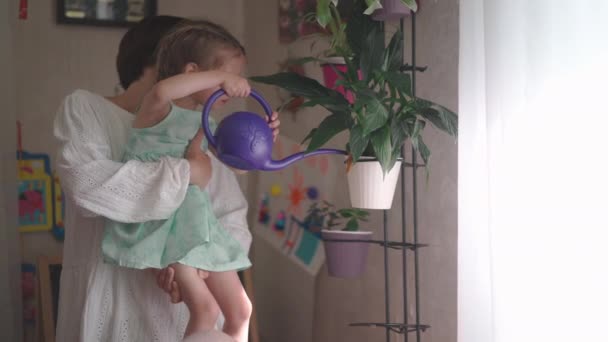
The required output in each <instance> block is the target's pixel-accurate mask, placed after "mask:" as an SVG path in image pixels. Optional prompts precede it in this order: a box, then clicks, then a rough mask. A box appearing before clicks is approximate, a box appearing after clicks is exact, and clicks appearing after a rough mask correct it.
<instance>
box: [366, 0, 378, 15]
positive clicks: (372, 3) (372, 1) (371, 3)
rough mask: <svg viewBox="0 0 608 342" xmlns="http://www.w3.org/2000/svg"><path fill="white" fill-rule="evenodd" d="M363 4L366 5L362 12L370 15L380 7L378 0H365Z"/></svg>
mask: <svg viewBox="0 0 608 342" xmlns="http://www.w3.org/2000/svg"><path fill="white" fill-rule="evenodd" d="M365 4H366V5H367V8H366V9H365V12H363V14H366V15H370V14H372V13H374V11H375V10H377V9H380V8H382V4H381V3H380V0H365Z"/></svg>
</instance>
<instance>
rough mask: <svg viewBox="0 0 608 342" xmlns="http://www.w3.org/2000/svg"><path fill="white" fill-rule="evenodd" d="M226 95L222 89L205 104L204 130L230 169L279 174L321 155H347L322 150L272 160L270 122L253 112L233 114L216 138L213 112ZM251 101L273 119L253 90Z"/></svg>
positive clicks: (260, 97)
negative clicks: (295, 163)
mask: <svg viewBox="0 0 608 342" xmlns="http://www.w3.org/2000/svg"><path fill="white" fill-rule="evenodd" d="M224 94H226V93H225V92H224V91H223V90H221V89H220V90H218V91H216V92H215V93H213V95H211V97H209V100H208V101H207V103H205V107H204V108H203V129H204V130H205V135H206V136H207V140H208V141H209V145H211V146H212V147H213V148H215V151H216V153H217V157H218V158H219V159H220V160H221V161H222V162H223V163H224V164H226V165H228V166H230V167H233V168H236V169H240V170H262V171H276V170H280V169H282V168H284V167H287V166H289V165H291V164H292V163H294V162H296V161H298V160H300V159H303V158H306V157H311V156H314V155H317V154H346V152H345V151H342V150H335V149H319V150H316V151H312V152H309V153H304V152H299V153H296V154H293V155H291V156H289V157H287V158H284V159H281V160H272V130H271V129H270V127H268V123H267V122H266V120H264V119H262V118H261V117H260V116H259V115H257V114H255V113H251V112H236V113H232V114H230V115H229V116H228V117H226V118H225V119H224V120H222V121H221V122H220V124H219V125H218V127H217V129H216V131H215V135H213V133H211V129H210V128H209V112H210V111H211V106H213V103H214V102H215V101H217V99H219V98H220V97H221V96H222V95H224ZM251 97H253V98H254V99H256V100H257V101H258V102H259V103H260V104H261V105H262V107H263V108H264V111H265V112H266V115H268V117H270V116H271V115H272V108H271V107H270V105H269V104H268V102H266V100H264V98H263V97H262V96H260V94H258V93H257V92H255V91H253V90H252V91H251Z"/></svg>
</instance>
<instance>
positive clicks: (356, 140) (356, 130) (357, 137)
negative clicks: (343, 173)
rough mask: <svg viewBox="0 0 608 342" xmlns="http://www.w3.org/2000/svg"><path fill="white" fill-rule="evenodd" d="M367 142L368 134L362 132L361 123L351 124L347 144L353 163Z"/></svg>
mask: <svg viewBox="0 0 608 342" xmlns="http://www.w3.org/2000/svg"><path fill="white" fill-rule="evenodd" d="M368 144H369V135H364V134H363V128H362V127H361V125H358V124H357V125H355V126H353V128H352V129H351V130H350V139H349V145H350V153H351V154H352V156H353V161H354V162H355V163H356V162H357V161H358V160H359V158H360V157H361V155H362V154H363V151H365V148H366V147H367V145H368Z"/></svg>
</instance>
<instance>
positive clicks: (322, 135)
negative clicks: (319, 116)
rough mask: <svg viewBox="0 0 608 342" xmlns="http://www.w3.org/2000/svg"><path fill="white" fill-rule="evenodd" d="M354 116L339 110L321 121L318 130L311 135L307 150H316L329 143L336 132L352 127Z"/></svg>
mask: <svg viewBox="0 0 608 342" xmlns="http://www.w3.org/2000/svg"><path fill="white" fill-rule="evenodd" d="M351 125H352V118H351V117H350V114H349V113H348V112H338V113H334V114H331V115H329V116H328V117H326V118H325V119H323V121H321V123H320V124H319V127H318V128H317V129H316V131H315V132H314V133H313V134H312V135H311V138H310V144H308V148H307V149H306V151H307V152H310V151H314V150H316V149H318V148H320V147H321V146H323V145H324V144H325V143H327V142H328V141H329V140H330V139H331V138H333V137H334V136H335V135H336V134H338V133H340V132H342V131H344V130H346V129H348V128H350V127H351Z"/></svg>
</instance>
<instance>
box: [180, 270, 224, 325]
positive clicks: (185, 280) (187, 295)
mask: <svg viewBox="0 0 608 342" xmlns="http://www.w3.org/2000/svg"><path fill="white" fill-rule="evenodd" d="M172 267H173V268H174V269H175V282H177V285H178V287H179V293H180V294H181V297H182V299H183V300H184V303H185V304H186V306H188V310H190V321H189V322H188V326H187V327H186V333H185V336H190V335H191V334H193V333H196V332H201V331H207V330H211V329H213V328H214V326H215V322H216V321H217V317H218V315H219V312H220V310H219V307H218V304H217V302H216V301H215V299H214V298H213V295H212V294H211V292H210V291H209V289H208V288H207V285H206V284H205V281H204V280H202V279H201V278H200V276H199V274H198V271H197V269H196V268H194V267H190V266H185V265H182V264H173V265H172Z"/></svg>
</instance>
